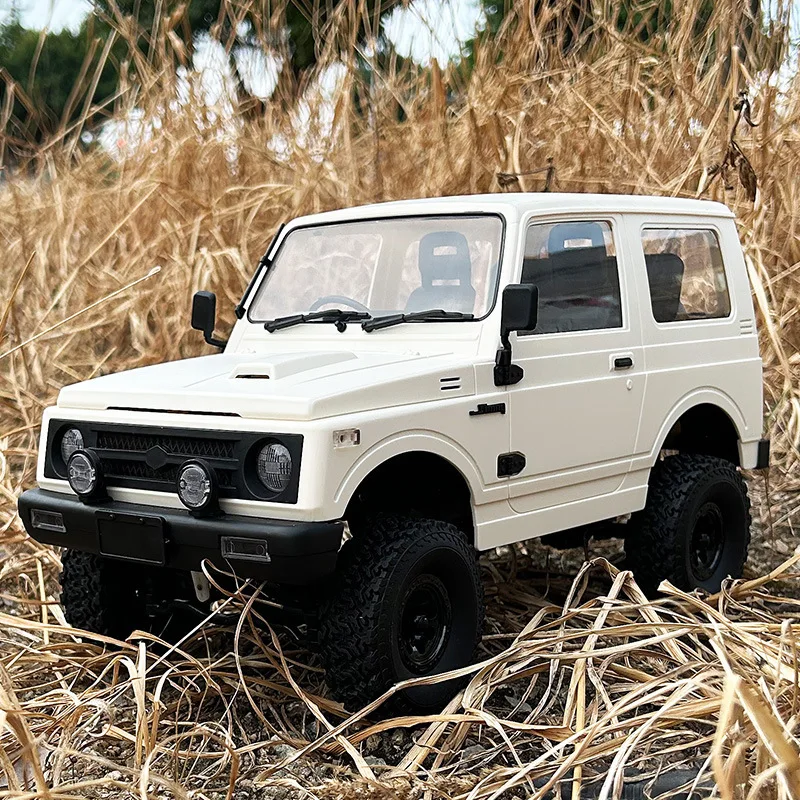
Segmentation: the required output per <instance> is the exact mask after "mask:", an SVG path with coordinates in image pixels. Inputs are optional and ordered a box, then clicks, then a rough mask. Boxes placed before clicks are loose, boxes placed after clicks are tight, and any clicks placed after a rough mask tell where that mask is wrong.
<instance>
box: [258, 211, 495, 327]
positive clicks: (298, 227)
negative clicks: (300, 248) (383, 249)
mask: <svg viewBox="0 0 800 800" xmlns="http://www.w3.org/2000/svg"><path fill="white" fill-rule="evenodd" d="M459 217H467V218H468V217H496V218H497V219H499V220H500V249H499V251H498V253H497V275H496V276H495V285H494V294H493V295H492V302H491V304H490V306H489V308H488V309H487V311H486V313H485V314H484V315H483V316H480V317H473V318H472V319H450V320H447V322H459V323H465V324H466V323H471V322H482V321H483V320H485V319H487V318H488V317H489V316H490V315H491V313H492V312H493V311H494V309H495V307H496V306H497V298H498V297H499V296H500V282H501V281H500V279H501V276H502V274H503V259H504V257H505V250H506V230H507V227H508V221H507V220H506V215H505V214H503V213H502V212H500V211H457V212H451V213H443V214H441V213H440V214H424V213H419V212H416V213H413V214H386V215H384V216H373V217H354V218H353V219H339V220H331V221H329V222H309V223H307V224H305V225H296V226H294V227H289V225H287V226H286V227H285V228H284V229H283V230H282V234H283V235H282V236H281V237H280V241H279V242H277V245H278V247H277V250H275V253H274V255H273V256H272V258H270V259H269V262H268V263H267V264H266V269H264V270H262V275H261V280H259V281H258V285H257V286H254V287H253V290H252V292H251V294H250V297H251V299H250V302H249V303H248V304H247V314H246V316H247V321H248V322H250V323H253V324H254V325H261V324H263V323H264V322H266V320H263V319H253V318H252V317H251V315H250V310H251V308H252V307H253V302H254V301H255V299H256V297H257V296H258V292H259V291H260V289H261V287H262V285H263V284H264V281H265V280H266V279H267V276H268V275H269V271H270V270H271V269H272V265H273V264H274V263H275V262H276V261H277V259H278V256H279V255H280V253H281V250H282V248H283V246H284V244H285V243H286V240H287V239H288V238H289V237H290V236H291V235H292V234H293V233H294V232H295V231H300V230H305V229H307V228H324V227H327V226H330V225H349V224H351V223H353V222H384V221H386V220H392V219H403V220H407V219H456V218H459ZM273 248H274V244H273V245H271V246H270V249H273ZM439 322H441V320H437V323H439Z"/></svg>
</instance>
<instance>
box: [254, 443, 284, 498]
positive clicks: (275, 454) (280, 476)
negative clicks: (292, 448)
mask: <svg viewBox="0 0 800 800" xmlns="http://www.w3.org/2000/svg"><path fill="white" fill-rule="evenodd" d="M256 470H257V472H258V479H259V480H260V481H261V483H263V484H264V486H266V487H267V489H269V490H270V491H271V492H282V491H283V490H284V489H285V488H286V487H287V486H288V485H289V481H290V480H291V479H292V454H291V453H290V452H289V448H288V447H286V445H283V444H280V442H272V443H271V444H267V445H264V447H262V448H261V452H260V453H259V454H258V461H257V464H256Z"/></svg>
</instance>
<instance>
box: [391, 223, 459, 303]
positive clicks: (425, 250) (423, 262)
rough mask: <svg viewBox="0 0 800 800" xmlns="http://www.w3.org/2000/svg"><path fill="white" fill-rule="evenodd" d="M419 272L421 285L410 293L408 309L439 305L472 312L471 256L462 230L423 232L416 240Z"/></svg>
mask: <svg viewBox="0 0 800 800" xmlns="http://www.w3.org/2000/svg"><path fill="white" fill-rule="evenodd" d="M419 272H420V276H421V278H422V285H421V286H419V287H418V288H416V289H414V291H413V292H411V294H410V295H409V298H408V301H407V302H406V309H405V310H406V311H407V312H413V311H427V310H429V309H435V308H441V309H444V310H445V311H461V312H462V313H465V314H471V313H473V311H474V310H475V288H474V287H473V286H472V260H471V259H470V255H469V245H468V243H467V238H466V237H465V236H464V234H463V233H458V232H457V231H437V232H435V233H426V234H425V236H423V237H422V238H421V239H420V241H419Z"/></svg>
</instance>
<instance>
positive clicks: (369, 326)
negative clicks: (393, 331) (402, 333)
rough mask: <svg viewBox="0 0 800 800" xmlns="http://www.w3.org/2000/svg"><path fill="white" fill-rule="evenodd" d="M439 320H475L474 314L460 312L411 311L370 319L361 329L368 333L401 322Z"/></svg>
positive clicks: (436, 309)
mask: <svg viewBox="0 0 800 800" xmlns="http://www.w3.org/2000/svg"><path fill="white" fill-rule="evenodd" d="M440 319H464V320H469V319H475V315H474V314H464V313H463V312H461V311H445V310H444V309H442V308H431V309H429V310H428V311H412V312H411V313H410V314H387V315H386V316H385V317H371V318H370V319H365V320H364V321H363V322H362V323H361V327H362V328H363V329H364V330H365V331H367V333H369V332H370V331H376V330H378V328H391V327H392V325H399V324H400V323H401V322H414V321H415V320H421V321H423V322H425V321H426V320H431V321H435V320H440Z"/></svg>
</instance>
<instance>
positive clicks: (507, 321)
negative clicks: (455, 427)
mask: <svg viewBox="0 0 800 800" xmlns="http://www.w3.org/2000/svg"><path fill="white" fill-rule="evenodd" d="M538 316H539V289H538V288H537V287H536V286H533V285H531V284H529V283H512V284H509V285H508V286H506V288H505V289H503V306H502V309H501V312H500V349H499V350H498V351H497V355H496V356H495V360H494V385H495V386H513V385H514V384H515V383H519V382H520V381H521V380H522V378H523V377H524V373H523V371H522V367H520V366H519V365H518V364H512V363H511V341H510V340H509V338H508V335H509V334H510V333H511V332H512V331H532V330H533V329H534V328H535V327H536V321H537V319H538Z"/></svg>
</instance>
